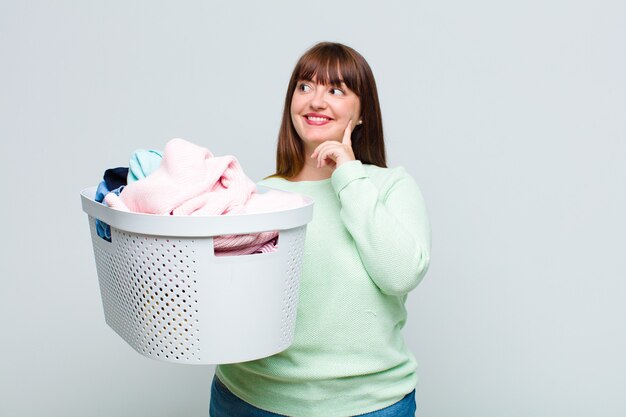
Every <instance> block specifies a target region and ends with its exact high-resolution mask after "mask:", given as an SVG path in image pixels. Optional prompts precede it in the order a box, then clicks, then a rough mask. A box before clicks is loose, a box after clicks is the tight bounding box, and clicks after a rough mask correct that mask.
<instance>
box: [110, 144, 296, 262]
mask: <svg viewBox="0 0 626 417" xmlns="http://www.w3.org/2000/svg"><path fill="white" fill-rule="evenodd" d="M104 201H105V203H106V204H107V205H108V206H109V207H111V208H114V209H118V210H122V211H132V212H138V213H149V214H159V215H193V216H199V215H228V214H244V213H258V212H267V211H276V210H285V209H288V208H294V207H300V206H302V205H303V204H304V203H305V202H304V201H303V199H302V198H301V197H300V196H299V195H297V194H291V193H285V192H281V191H275V190H269V191H267V192H265V193H262V194H261V193H257V189H256V185H255V184H254V182H252V181H251V180H250V179H249V178H248V177H247V176H246V175H245V173H244V172H243V169H242V168H241V166H240V164H239V162H238V161H237V159H236V158H235V157H234V156H230V155H229V156H222V157H215V156H213V154H212V153H211V152H210V151H209V150H208V149H206V148H203V147H200V146H198V145H195V144H193V143H191V142H188V141H186V140H184V139H178V138H177V139H172V140H170V141H169V142H168V143H167V145H166V146H165V150H164V152H163V159H162V161H161V163H160V164H159V166H158V167H157V169H156V170H154V172H152V173H151V174H150V175H149V176H147V177H145V178H141V179H139V180H137V181H135V182H132V183H129V184H128V185H127V186H126V187H125V188H124V190H123V192H122V193H121V194H119V195H116V194H115V193H109V194H107V195H106V196H105V198H104ZM277 236H278V233H277V232H275V231H273V232H262V233H255V234H249V235H229V236H217V237H216V238H215V239H214V247H215V253H216V255H226V254H240V253H255V251H259V250H261V251H271V247H273V246H272V245H269V244H271V242H272V240H275V239H276V237H277Z"/></svg>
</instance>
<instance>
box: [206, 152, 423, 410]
mask: <svg viewBox="0 0 626 417" xmlns="http://www.w3.org/2000/svg"><path fill="white" fill-rule="evenodd" d="M259 185H265V186H268V187H272V188H277V189H281V190H286V191H292V192H297V193H300V194H305V195H308V196H311V197H312V198H313V199H314V201H315V204H314V209H313V220H312V221H311V222H310V223H309V224H308V226H307V231H306V241H305V252H304V259H303V265H302V277H301V283H300V297H299V302H298V311H297V317H296V333H295V337H294V342H293V344H292V345H291V346H290V347H289V348H288V349H287V350H285V351H283V352H281V353H278V354H276V355H273V356H271V357H268V358H264V359H259V360H254V361H250V362H244V363H238V364H229V365H220V366H218V367H217V369H216V374H217V376H218V377H219V378H220V380H221V381H222V382H223V383H224V384H225V385H226V386H227V387H228V388H229V389H230V390H231V391H232V392H233V393H234V394H235V395H237V396H238V397H240V398H242V399H243V400H245V401H247V402H248V403H250V404H253V405H254V406H256V407H258V408H261V409H264V410H268V411H271V412H274V413H278V414H285V415H289V416H297V417H345V416H351V415H357V414H363V413H367V412H371V411H374V410H378V409H381V408H384V407H387V406H389V405H391V404H393V403H395V402H397V401H399V400H400V399H402V397H403V396H405V395H406V394H408V393H409V392H411V391H412V390H413V389H414V388H415V385H416V383H417V375H416V373H415V370H416V367H417V363H416V361H415V358H414V356H413V354H412V353H411V352H410V351H409V349H408V348H407V346H406V345H405V343H404V340H403V338H402V335H401V333H400V331H401V329H402V327H403V326H404V324H405V322H406V318H407V313H406V309H405V305H404V304H405V301H406V296H407V294H408V292H409V291H411V290H412V289H413V288H415V286H416V285H417V284H419V282H420V281H421V279H422V277H423V276H424V274H425V273H426V270H427V269H428V263H429V258H430V226H429V222H428V217H427V213H426V207H425V205H424V200H423V198H422V195H421V193H420V190H419V188H418V186H417V184H416V183H415V181H414V180H413V178H412V177H411V176H410V175H409V174H408V173H407V172H406V170H405V169H404V168H402V167H398V168H395V169H389V168H380V167H377V166H375V165H367V164H362V163H361V162H360V161H358V160H357V161H351V162H348V163H345V164H343V165H342V166H340V167H339V168H337V169H335V171H334V172H333V174H332V177H331V178H329V179H326V180H320V181H300V182H290V181H287V180H285V179H282V178H269V179H266V180H263V181H261V182H259Z"/></svg>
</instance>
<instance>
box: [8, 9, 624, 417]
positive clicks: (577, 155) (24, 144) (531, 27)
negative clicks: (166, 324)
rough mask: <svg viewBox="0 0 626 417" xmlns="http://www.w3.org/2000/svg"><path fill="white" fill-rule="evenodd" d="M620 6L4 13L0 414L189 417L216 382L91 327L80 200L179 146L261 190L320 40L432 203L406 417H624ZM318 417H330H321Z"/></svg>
mask: <svg viewBox="0 0 626 417" xmlns="http://www.w3.org/2000/svg"><path fill="white" fill-rule="evenodd" d="M625 21H626V4H625V3H624V2H623V1H602V0H597V1H575V0H574V1H565V0H561V1H553V0H548V1H527V2H502V1H495V0H492V1H488V0H478V1H473V2H465V1H430V2H427V1H417V2H389V3H387V4H385V5H383V4H381V3H379V2H373V1H363V0H361V1H346V2H338V1H337V2H334V1H316V2H314V3H304V2H302V3H296V2H289V1H271V2H231V3H229V4H228V5H227V4H226V2H224V3H222V2H210V1H184V2H148V1H137V2H133V1H118V0H116V1H92V2H79V1H7V0H0V139H1V145H0V146H1V155H2V163H1V164H0V169H1V172H0V174H1V175H0V181H1V184H0V190H1V192H2V204H1V207H2V215H1V216H0V222H1V224H0V226H1V229H0V230H1V236H2V262H1V263H0V265H1V268H2V270H1V281H0V282H1V283H2V285H1V287H0V308H1V311H0V313H1V314H0V317H1V320H2V322H1V331H2V333H1V334H2V336H1V337H2V339H1V343H0V358H1V360H2V366H1V370H0V415H1V416H3V417H4V416H7V417H13V416H17V417H27V416H54V417H56V416H90V417H91V416H122V417H127V416H128V417H131V416H133V417H141V416H151V417H161V416H162V417H170V416H183V417H187V416H189V417H201V416H206V415H207V404H208V400H209V385H210V380H211V377H212V374H213V368H212V367H210V366H198V367H194V366H183V365H172V364H166V363H160V362H157V361H154V360H150V359H146V358H144V357H142V356H140V355H139V354H137V353H136V352H135V351H133V350H132V349H131V348H130V347H128V346H127V345H126V344H125V343H124V342H123V341H122V339H121V338H119V337H118V336H117V335H116V334H115V333H114V332H113V331H112V330H111V329H110V328H108V327H107V326H106V324H105V322H104V318H103V312H102V305H101V301H100V294H99V288H98V283H97V277H96V271H95V262H94V258H93V252H92V248H91V243H90V238H89V230H88V224H87V220H86V215H85V214H84V213H83V212H82V211H81V208H80V199H79V191H80V190H81V189H82V188H84V187H87V186H92V185H96V184H97V183H98V182H99V180H100V179H101V176H102V173H103V171H104V169H106V168H108V167H112V166H121V165H127V162H128V157H129V155H130V153H131V152H132V151H134V150H135V149H138V148H162V147H163V146H164V144H165V143H166V142H167V140H169V139H171V138H173V137H182V138H185V139H187V140H190V141H192V142H195V143H198V144H201V145H203V146H206V147H207V148H209V149H211V150H212V151H213V152H214V153H215V154H216V155H225V154H232V155H235V156H236V157H237V158H238V159H239V160H240V162H241V164H242V166H243V167H244V169H245V171H246V173H247V174H248V176H249V177H250V178H252V179H253V180H255V181H256V180H259V179H261V178H262V177H263V176H266V175H268V174H270V173H272V172H273V168H274V155H275V145H276V136H277V131H278V126H279V122H280V117H281V112H282V105H283V101H284V96H285V89H286V86H287V82H288V78H289V76H290V74H291V71H292V69H293V66H294V64H295V62H296V60H297V59H298V57H299V56H300V55H301V54H302V53H303V52H304V51H305V50H306V49H307V48H309V47H310V46H312V45H313V44H315V43H316V42H318V41H322V40H331V41H338V42H342V43H345V44H347V45H350V46H352V47H354V48H355V49H356V50H358V51H359V52H361V53H362V54H363V55H364V56H365V58H366V59H367V60H368V61H369V63H370V65H371V67H372V69H373V71H374V74H375V76H376V79H377V83H378V87H379V94H380V99H381V106H382V110H383V118H384V127H385V134H386V142H387V151H388V162H389V165H390V166H398V165H402V166H404V167H406V168H407V170H408V171H409V172H410V173H411V174H412V175H413V176H414V178H415V179H416V181H417V182H418V184H419V185H420V187H421V189H422V192H423V194H424V196H425V198H426V201H427V204H428V208H429V212H430V218H431V222H432V232H433V249H432V263H431V268H430V271H429V273H428V275H427V276H426V278H425V280H424V281H423V283H422V284H421V285H420V286H419V287H418V288H417V289H416V290H415V291H414V292H412V293H411V295H410V297H409V300H408V310H409V319H408V323H407V325H406V328H405V330H404V334H405V336H406V340H407V343H408V344H409V345H410V346H411V348H412V350H413V351H414V352H415V355H416V356H417V359H418V361H419V363H420V367H419V370H418V372H419V376H420V383H419V385H418V387H417V404H418V413H417V415H418V416H427V417H458V416H461V417H465V416H467V417H474V416H476V417H478V416H481V417H485V416H486V417H502V416H505V417H554V416H568V417H575V416H581V417H582V416H585V417H586V416H599V417H624V416H626V401H625V400H624V393H625V392H626V357H625V356H626V323H625V321H626V254H625V253H624V252H625V244H624V242H625V234H626V220H625V219H624V216H625V214H626V76H625V74H626V25H625V24H624V22H625ZM322 417H323V416H322Z"/></svg>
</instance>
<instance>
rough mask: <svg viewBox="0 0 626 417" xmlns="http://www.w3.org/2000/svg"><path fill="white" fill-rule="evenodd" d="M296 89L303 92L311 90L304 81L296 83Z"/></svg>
mask: <svg viewBox="0 0 626 417" xmlns="http://www.w3.org/2000/svg"><path fill="white" fill-rule="evenodd" d="M298 90H299V91H302V92H303V93H306V92H308V91H311V86H310V85H308V84H305V83H300V84H299V85H298Z"/></svg>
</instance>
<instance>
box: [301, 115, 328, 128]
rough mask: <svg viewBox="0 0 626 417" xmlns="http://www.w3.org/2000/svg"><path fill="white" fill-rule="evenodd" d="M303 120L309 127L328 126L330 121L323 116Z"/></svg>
mask: <svg viewBox="0 0 626 417" xmlns="http://www.w3.org/2000/svg"><path fill="white" fill-rule="evenodd" d="M304 120H306V123H307V124H308V125H311V126H323V125H326V124H328V123H329V122H330V121H331V120H332V119H331V118H329V117H324V116H304Z"/></svg>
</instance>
